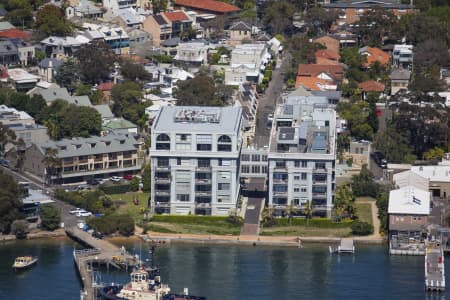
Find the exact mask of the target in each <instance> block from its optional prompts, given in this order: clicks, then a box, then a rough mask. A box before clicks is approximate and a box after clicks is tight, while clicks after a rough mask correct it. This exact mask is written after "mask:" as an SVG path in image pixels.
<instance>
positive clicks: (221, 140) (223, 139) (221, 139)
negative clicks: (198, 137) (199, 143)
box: [217, 135, 231, 144]
mask: <svg viewBox="0 0 450 300" xmlns="http://www.w3.org/2000/svg"><path fill="white" fill-rule="evenodd" d="M217 141H218V142H219V143H228V144H231V138H230V137H229V136H228V135H221V136H220V137H219V139H218V140H217Z"/></svg>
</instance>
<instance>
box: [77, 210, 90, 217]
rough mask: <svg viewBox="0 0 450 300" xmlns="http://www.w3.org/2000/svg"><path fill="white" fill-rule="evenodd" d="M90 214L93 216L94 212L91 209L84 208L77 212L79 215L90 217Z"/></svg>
mask: <svg viewBox="0 0 450 300" xmlns="http://www.w3.org/2000/svg"><path fill="white" fill-rule="evenodd" d="M90 216H92V213H91V212H90V211H85V210H82V211H79V212H77V217H90Z"/></svg>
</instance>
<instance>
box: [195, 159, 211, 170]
mask: <svg viewBox="0 0 450 300" xmlns="http://www.w3.org/2000/svg"><path fill="white" fill-rule="evenodd" d="M197 165H198V167H199V168H209V167H210V166H211V162H210V160H209V158H199V159H198V161H197Z"/></svg>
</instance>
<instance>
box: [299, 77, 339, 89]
mask: <svg viewBox="0 0 450 300" xmlns="http://www.w3.org/2000/svg"><path fill="white" fill-rule="evenodd" d="M301 85H302V86H303V87H304V88H305V89H307V90H310V91H322V90H326V88H321V86H326V85H328V86H335V84H334V83H333V82H331V81H328V80H324V79H320V78H317V77H307V76H297V78H296V80H295V88H298V87H299V86H301Z"/></svg>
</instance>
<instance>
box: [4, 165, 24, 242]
mask: <svg viewBox="0 0 450 300" xmlns="http://www.w3.org/2000/svg"><path fill="white" fill-rule="evenodd" d="M0 186H1V187H2V188H1V189H0V232H2V233H9V231H10V230H11V224H12V222H13V221H14V220H17V219H22V218H23V215H22V214H21V213H20V209H21V207H22V202H21V201H20V199H19V195H20V188H19V185H18V184H17V183H16V181H15V180H14V179H13V178H12V177H11V176H9V175H6V174H3V172H1V171H0Z"/></svg>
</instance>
